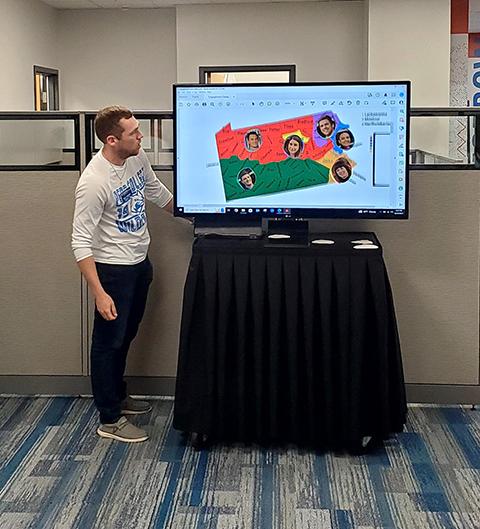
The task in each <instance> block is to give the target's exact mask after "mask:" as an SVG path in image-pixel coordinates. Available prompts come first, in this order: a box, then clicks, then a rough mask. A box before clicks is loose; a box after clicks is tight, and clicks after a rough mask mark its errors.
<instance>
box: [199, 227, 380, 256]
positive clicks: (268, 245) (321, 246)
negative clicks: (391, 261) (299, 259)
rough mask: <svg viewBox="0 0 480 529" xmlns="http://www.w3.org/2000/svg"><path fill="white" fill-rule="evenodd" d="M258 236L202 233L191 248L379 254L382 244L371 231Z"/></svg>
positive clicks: (329, 253)
mask: <svg viewBox="0 0 480 529" xmlns="http://www.w3.org/2000/svg"><path fill="white" fill-rule="evenodd" d="M273 235H274V236H273V237H272V236H270V237H268V236H267V235H264V236H262V237H259V238H253V239H252V238H249V237H239V236H237V237H234V236H222V235H204V236H202V237H197V238H196V239H195V240H194V251H200V252H208V253H209V252H227V251H228V253H252V252H261V253H266V254H285V253H293V254H300V255H302V254H307V255H308V254H316V255H317V254H318V255H350V256H352V255H363V256H368V255H381V254H382V246H381V244H380V242H379V240H378V238H377V236H376V235H375V233H373V232H325V233H309V234H308V238H305V239H301V238H295V237H291V238H290V239H287V238H283V237H278V235H279V234H273Z"/></svg>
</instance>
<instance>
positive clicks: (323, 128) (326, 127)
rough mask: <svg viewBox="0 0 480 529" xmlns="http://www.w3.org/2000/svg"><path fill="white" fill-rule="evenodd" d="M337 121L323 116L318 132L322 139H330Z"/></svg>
mask: <svg viewBox="0 0 480 529" xmlns="http://www.w3.org/2000/svg"><path fill="white" fill-rule="evenodd" d="M335 125H336V123H335V120H334V119H333V118H331V117H330V116H323V117H322V118H320V119H319V120H318V123H317V132H318V134H319V135H320V136H321V137H322V138H325V139H326V138H329V137H330V136H331V135H332V133H333V131H334V130H335Z"/></svg>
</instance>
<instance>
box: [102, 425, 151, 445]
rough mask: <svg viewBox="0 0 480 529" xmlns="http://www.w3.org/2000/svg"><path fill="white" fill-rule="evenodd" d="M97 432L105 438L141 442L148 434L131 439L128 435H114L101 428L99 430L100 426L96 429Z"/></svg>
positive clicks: (124, 441) (123, 441) (125, 441)
mask: <svg viewBox="0 0 480 529" xmlns="http://www.w3.org/2000/svg"><path fill="white" fill-rule="evenodd" d="M97 434H98V435H99V436H100V437H104V438H105V439H115V440H116V441H121V442H122V443H142V442H143V441H146V440H147V439H148V435H145V436H143V437H137V438H136V439H131V438H128V437H122V436H120V435H116V434H114V433H108V432H104V431H103V430H100V428H98V429H97Z"/></svg>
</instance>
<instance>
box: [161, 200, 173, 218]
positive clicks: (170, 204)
mask: <svg viewBox="0 0 480 529" xmlns="http://www.w3.org/2000/svg"><path fill="white" fill-rule="evenodd" d="M163 209H164V210H165V211H168V212H169V213H170V214H171V215H173V198H171V199H170V200H169V202H167V203H166V204H165V205H164V206H163Z"/></svg>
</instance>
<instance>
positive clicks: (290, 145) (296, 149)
mask: <svg viewBox="0 0 480 529" xmlns="http://www.w3.org/2000/svg"><path fill="white" fill-rule="evenodd" d="M283 150H284V151H285V154H286V155H287V156H289V157H290V158H298V157H299V156H300V155H301V154H302V151H303V140H302V138H300V136H297V135H296V134H292V135H291V136H288V138H287V139H286V140H285V143H284V144H283Z"/></svg>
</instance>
